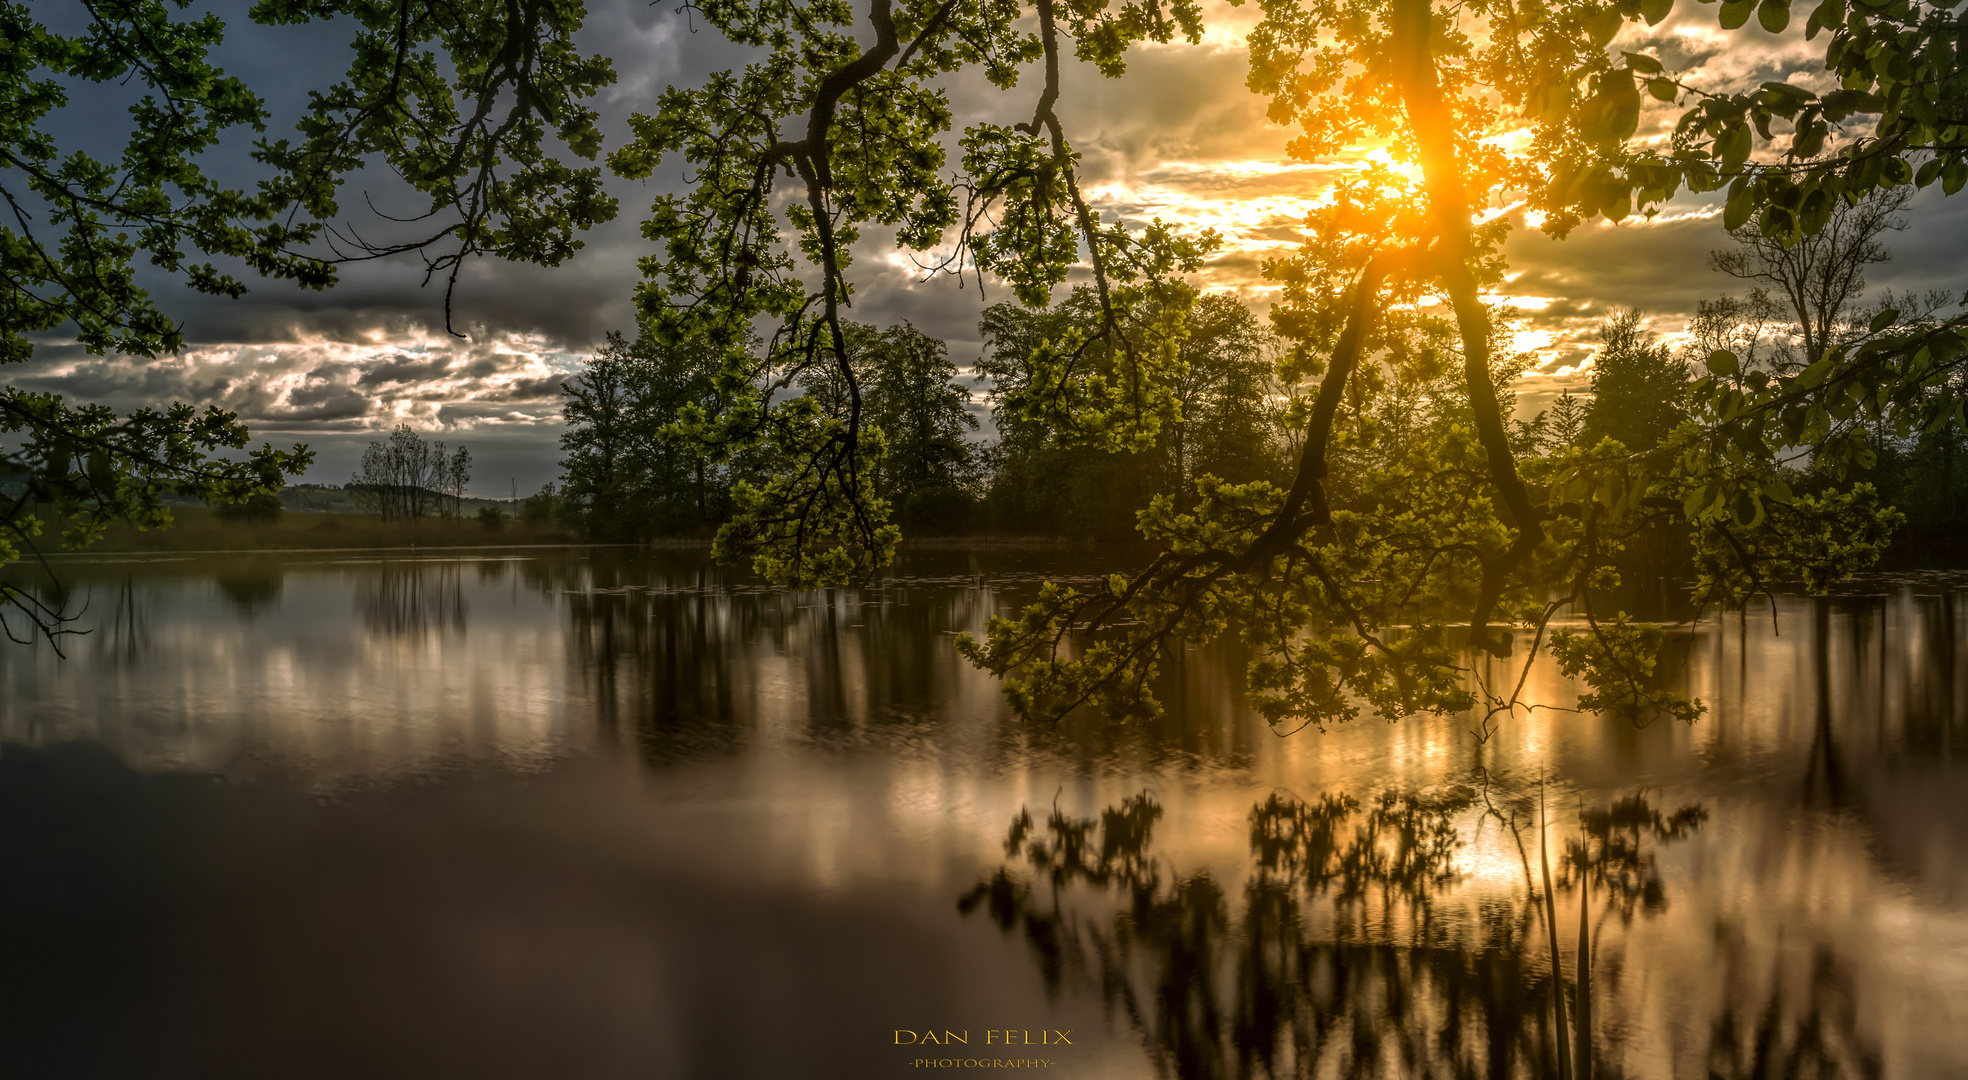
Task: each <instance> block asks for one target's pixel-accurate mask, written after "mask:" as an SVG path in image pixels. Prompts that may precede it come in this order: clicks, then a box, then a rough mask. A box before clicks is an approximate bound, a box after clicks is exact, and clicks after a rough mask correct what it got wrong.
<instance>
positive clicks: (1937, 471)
mask: <svg viewBox="0 0 1968 1080" xmlns="http://www.w3.org/2000/svg"><path fill="white" fill-rule="evenodd" d="M1909 197H1910V192H1909V189H1907V188H1904V187H1902V188H1897V189H1889V190H1888V191H1886V192H1884V193H1882V194H1879V195H1875V196H1873V197H1871V198H1867V199H1863V200H1860V201H1858V202H1857V203H1854V204H1845V203H1840V204H1839V206H1838V209H1837V210H1836V211H1835V212H1834V214H1833V220H1832V222H1831V223H1830V225H1829V226H1827V228H1826V229H1825V230H1823V231H1822V232H1821V233H1820V234H1819V235H1817V236H1814V237H1810V238H1807V239H1805V240H1803V241H1800V242H1799V243H1797V244H1795V245H1793V246H1791V247H1788V248H1786V247H1782V246H1780V245H1778V244H1776V243H1774V242H1772V241H1770V240H1768V239H1766V238H1764V237H1763V236H1762V235H1761V234H1760V233H1758V232H1756V231H1755V230H1754V229H1753V228H1745V229H1742V230H1739V231H1738V232H1736V233H1734V234H1732V239H1733V240H1734V241H1735V244H1734V246H1733V247H1731V248H1728V249H1724V250H1720V251H1714V252H1711V253H1710V255H1709V266H1710V267H1711V268H1712V269H1714V270H1716V271H1719V272H1721V273H1723V274H1725V275H1728V276H1729V277H1733V278H1736V279H1738V280H1740V281H1743V282H1745V283H1746V284H1747V285H1748V286H1749V287H1748V288H1747V289H1746V290H1744V291H1743V292H1740V293H1734V294H1728V295H1722V296H1718V297H1714V298H1711V299H1708V300H1703V301H1700V302H1699V303H1698V305H1697V309H1696V312H1695V316H1694V318H1693V319H1692V320H1690V323H1689V326H1688V333H1687V340H1686V343H1685V344H1684V345H1683V346H1682V347H1681V348H1680V349H1679V350H1673V349H1670V348H1669V347H1668V346H1667V345H1666V344H1664V343H1663V342H1661V341H1660V340H1658V339H1657V338H1656V337H1655V336H1654V335H1652V334H1650V333H1649V332H1648V331H1647V330H1646V328H1645V326H1644V324H1643V321H1642V320H1641V318H1640V317H1639V315H1638V313H1636V312H1634V311H1631V310H1628V311H1621V312H1615V313H1614V314H1612V315H1611V316H1609V317H1608V318H1606V319H1605V320H1603V321H1602V323H1601V324H1600V326H1599V328H1598V334H1597V338H1598V344H1599V349H1598V351H1597V353H1596V354H1595V357H1594V362H1593V369H1592V383H1591V392H1590V398H1589V399H1583V400H1582V399H1576V398H1572V397H1571V396H1570V395H1565V396H1562V397H1561V398H1560V399H1559V400H1558V402H1557V403H1556V404H1555V405H1554V406H1553V407H1552V408H1551V409H1548V410H1546V412H1545V413H1544V414H1543V415H1542V416H1540V418H1539V419H1538V420H1537V421H1535V424H1536V425H1538V426H1539V427H1540V429H1541V430H1540V431H1539V432H1538V434H1539V435H1541V436H1542V437H1543V438H1544V440H1545V441H1546V443H1547V445H1548V446H1550V447H1551V448H1557V447H1561V446H1580V447H1590V446H1595V445H1597V444H1598V443H1599V441H1600V440H1601V439H1604V438H1612V439H1617V440H1619V441H1620V442H1621V443H1622V444H1624V445H1625V446H1626V447H1627V448H1629V449H1630V450H1634V451H1636V452H1644V451H1647V450H1649V449H1650V448H1655V447H1659V446H1660V445H1661V444H1662V442H1663V441H1664V440H1667V439H1669V438H1670V437H1671V435H1672V433H1673V432H1674V430H1675V428H1676V427H1678V426H1679V425H1680V424H1681V423H1682V422H1683V421H1685V420H1686V419H1687V418H1688V409H1687V402H1688V389H1689V387H1690V386H1691V385H1692V383H1693V380H1695V379H1698V378H1701V377H1704V376H1710V377H1715V378H1719V379H1723V380H1726V381H1730V382H1733V383H1734V384H1736V385H1738V386H1741V387H1744V388H1749V389H1755V388H1760V387H1763V386H1767V385H1769V383H1770V382H1771V381H1772V380H1774V379H1776V378H1778V377H1781V376H1794V375H1797V374H1799V373H1800V372H1803V371H1804V370H1805V369H1807V368H1809V367H1810V366H1811V364H1812V363H1813V362H1814V361H1815V360H1816V359H1817V358H1820V357H1823V356H1825V355H1826V354H1827V353H1828V352H1832V351H1838V350H1847V351H1849V350H1855V349H1860V348H1862V347H1863V342H1864V341H1865V339H1867V338H1868V337H1870V336H1872V335H1873V334H1876V333H1878V332H1879V331H1881V330H1884V329H1887V328H1889V327H1920V326H1932V325H1938V323H1939V321H1940V319H1941V317H1942V316H1943V314H1944V313H1946V312H1947V311H1949V310H1950V309H1953V308H1956V307H1958V306H1959V305H1958V304H1957V301H1956V299H1955V297H1954V295H1953V294H1951V293H1947V292H1942V291H1940V290H1929V291H1926V292H1923V293H1914V292H1894V291H1892V290H1882V291H1880V292H1878V293H1877V294H1872V295H1868V293H1867V292H1866V285H1867V282H1866V277H1865V268H1866V267H1868V266H1872V265H1875V264H1879V263H1883V262H1887V261H1889V260H1890V259H1891V257H1892V256H1891V253H1890V251H1888V249H1887V248H1886V246H1885V245H1884V244H1883V243H1882V242H1881V238H1882V237H1883V236H1884V235H1885V234H1887V233H1889V232H1893V231H1897V230H1899V229H1902V228H1904V227H1905V219H1904V218H1903V217H1901V212H1902V211H1903V210H1904V209H1905V207H1906V204H1907V202H1908V200H1909ZM1872 389H1874V390H1876V389H1877V388H1872ZM1919 404H1920V402H1919V401H1918V400H1917V399H1914V398H1906V399H1903V400H1893V401H1890V402H1888V403H1887V407H1886V408H1885V409H1884V410H1883V411H1882V412H1881V414H1880V415H1879V417H1878V418H1877V419H1865V418H1864V417H1863V414H1862V413H1860V412H1859V411H1858V410H1857V408H1856V405H1857V402H1856V400H1852V401H1849V402H1848V403H1847V405H1848V407H1846V408H1845V409H1844V410H1843V415H1842V416H1841V415H1839V410H1838V409H1834V410H1832V415H1831V416H1830V418H1829V422H1830V423H1831V424H1832V425H1833V426H1834V430H1835V431H1837V432H1840V433H1841V434H1842V435H1843V436H1844V437H1845V438H1848V439H1851V440H1853V441H1854V442H1855V443H1856V444H1859V445H1860V446H1861V447H1862V449H1861V450H1860V452H1859V453H1858V454H1856V455H1855V464H1851V465H1847V466H1845V467H1843V468H1841V469H1840V470H1839V471H1837V472H1832V471H1828V470H1826V469H1823V468H1822V467H1821V466H1820V463H1819V462H1817V461H1815V460H1812V459H1811V458H1810V457H1809V456H1808V455H1806V454H1803V453H1801V452H1800V453H1798V454H1796V455H1794V456H1792V457H1791V458H1790V459H1788V461H1786V462H1785V463H1783V465H1782V466H1781V468H1780V471H1781V473H1782V474H1783V475H1784V477H1785V479H1786V480H1787V482H1788V484H1789V486H1790V487H1791V489H1792V490H1793V491H1794V492H1795V493H1796V494H1798V495H1808V494H1816V493H1819V492H1822V491H1825V490H1828V489H1832V488H1850V487H1852V486H1854V485H1858V484H1869V485H1871V486H1872V488H1873V489H1874V490H1875V491H1877V492H1878V494H1879V496H1880V499H1881V501H1882V502H1883V503H1885V504H1886V505H1889V506H1892V507H1893V508H1895V509H1896V510H1898V511H1899V512H1900V513H1901V514H1902V515H1904V518H1905V521H1904V524H1903V525H1902V526H1901V528H1900V530H1899V533H1898V534H1897V538H1896V541H1895V545H1896V547H1897V548H1898V550H1900V551H1902V552H1908V553H1920V554H1927V555H1932V554H1937V553H1941V552H1953V551H1956V550H1957V549H1959V548H1960V546H1961V541H1960V539H1959V537H1960V536H1961V535H1962V533H1963V530H1964V528H1968V436H1964V433H1963V426H1962V421H1961V418H1960V417H1955V418H1954V422H1953V423H1949V424H1945V425H1941V426H1935V427H1932V428H1931V429H1930V428H1927V427H1926V426H1925V425H1917V424H1916V423H1915V422H1914V420H1913V418H1914V417H1915V416H1916V415H1918V412H1919V410H1918V406H1919ZM1773 420H1775V421H1776V422H1778V423H1792V422H1797V421H1799V420H1800V417H1799V416H1788V415H1779V416H1776V417H1773ZM1653 464H1654V465H1655V466H1656V467H1657V468H1658V469H1662V470H1665V469H1670V468H1672V467H1673V461H1672V460H1671V457H1670V456H1669V455H1666V454H1661V453H1657V454H1656V455H1655V458H1654V460H1653ZM1743 512H1744V513H1746V514H1753V512H1754V511H1753V508H1743Z"/></svg>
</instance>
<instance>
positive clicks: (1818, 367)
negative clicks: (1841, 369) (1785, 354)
mask: <svg viewBox="0 0 1968 1080" xmlns="http://www.w3.org/2000/svg"><path fill="white" fill-rule="evenodd" d="M1832 366H1833V365H1832V358H1831V356H1830V355H1826V356H1823V357H1821V358H1819V360H1818V362H1817V363H1815V364H1812V365H1811V366H1810V367H1807V368H1805V369H1804V370H1803V371H1800V372H1798V373H1797V385H1798V387H1799V388H1800V389H1804V390H1809V389H1811V388H1812V387H1814V386H1817V385H1818V384H1819V383H1821V382H1824V381H1825V378H1826V377H1827V376H1829V375H1830V374H1831V369H1832Z"/></svg>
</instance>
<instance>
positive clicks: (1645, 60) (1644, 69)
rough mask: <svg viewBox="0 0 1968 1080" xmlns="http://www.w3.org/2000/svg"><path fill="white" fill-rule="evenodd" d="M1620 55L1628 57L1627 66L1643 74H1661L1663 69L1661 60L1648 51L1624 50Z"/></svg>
mask: <svg viewBox="0 0 1968 1080" xmlns="http://www.w3.org/2000/svg"><path fill="white" fill-rule="evenodd" d="M1620 55H1621V56H1624V57H1626V66H1627V67H1629V68H1631V69H1633V70H1634V71H1638V72H1640V73H1642V74H1645V75H1659V74H1660V73H1661V71H1662V70H1663V69H1662V67H1661V62H1660V61H1659V60H1656V59H1654V58H1653V57H1651V56H1648V55H1647V54H1646V53H1636V52H1622V53H1620Z"/></svg>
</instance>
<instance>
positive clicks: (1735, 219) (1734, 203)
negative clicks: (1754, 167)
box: [1722, 179, 1756, 232]
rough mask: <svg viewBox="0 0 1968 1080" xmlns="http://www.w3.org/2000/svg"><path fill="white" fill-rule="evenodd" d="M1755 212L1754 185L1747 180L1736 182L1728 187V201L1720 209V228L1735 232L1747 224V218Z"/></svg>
mask: <svg viewBox="0 0 1968 1080" xmlns="http://www.w3.org/2000/svg"><path fill="white" fill-rule="evenodd" d="M1755 212H1756V185H1754V184H1751V183H1750V182H1749V181H1748V180H1746V179H1743V180H1737V181H1736V182H1735V183H1733V184H1730V185H1729V201H1728V202H1727V203H1726V204H1725V205H1724V206H1723V208H1722V227H1723V228H1725V229H1727V230H1729V231H1730V232H1735V231H1736V230H1737V229H1740V228H1742V227H1743V226H1744V225H1747V224H1749V217H1750V215H1751V214H1753V213H1755Z"/></svg>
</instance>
